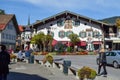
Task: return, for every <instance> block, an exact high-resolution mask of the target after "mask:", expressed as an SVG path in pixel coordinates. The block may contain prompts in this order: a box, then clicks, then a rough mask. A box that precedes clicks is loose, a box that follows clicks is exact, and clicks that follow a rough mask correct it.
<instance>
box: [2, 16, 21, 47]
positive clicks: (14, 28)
mask: <svg viewBox="0 0 120 80" xmlns="http://www.w3.org/2000/svg"><path fill="white" fill-rule="evenodd" d="M18 34H19V29H18V24H17V20H16V17H15V15H10V14H4V15H2V14H1V15H0V44H4V45H6V46H7V49H15V48H16V38H17V35H18Z"/></svg>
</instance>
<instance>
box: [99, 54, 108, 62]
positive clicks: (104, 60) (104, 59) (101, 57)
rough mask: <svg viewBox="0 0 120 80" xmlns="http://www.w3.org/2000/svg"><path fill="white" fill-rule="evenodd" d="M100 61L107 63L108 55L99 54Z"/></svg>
mask: <svg viewBox="0 0 120 80" xmlns="http://www.w3.org/2000/svg"><path fill="white" fill-rule="evenodd" d="M99 60H100V63H106V62H107V60H106V54H105V53H104V52H100V53H99Z"/></svg>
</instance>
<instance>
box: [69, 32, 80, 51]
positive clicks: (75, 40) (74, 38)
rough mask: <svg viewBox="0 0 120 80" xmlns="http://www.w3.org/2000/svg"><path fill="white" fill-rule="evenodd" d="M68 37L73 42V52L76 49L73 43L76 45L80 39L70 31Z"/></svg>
mask: <svg viewBox="0 0 120 80" xmlns="http://www.w3.org/2000/svg"><path fill="white" fill-rule="evenodd" d="M68 38H69V39H70V41H71V42H72V44H73V46H74V52H75V51H76V49H75V45H76V43H77V42H79V41H80V39H79V36H78V35H77V34H74V33H72V34H70V35H69V36H68Z"/></svg>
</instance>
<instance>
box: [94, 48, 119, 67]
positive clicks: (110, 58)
mask: <svg viewBox="0 0 120 80" xmlns="http://www.w3.org/2000/svg"><path fill="white" fill-rule="evenodd" d="M105 54H106V60H107V64H108V65H112V66H113V67H114V68H119V67H120V51H119V50H113V51H107V52H105ZM96 62H97V64H99V56H97V58H96Z"/></svg>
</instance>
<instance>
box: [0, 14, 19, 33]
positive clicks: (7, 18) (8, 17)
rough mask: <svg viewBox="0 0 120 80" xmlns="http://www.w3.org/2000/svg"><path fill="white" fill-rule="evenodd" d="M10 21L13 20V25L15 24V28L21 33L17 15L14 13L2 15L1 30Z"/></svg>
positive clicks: (0, 17) (0, 20) (0, 18)
mask: <svg viewBox="0 0 120 80" xmlns="http://www.w3.org/2000/svg"><path fill="white" fill-rule="evenodd" d="M10 21H13V25H14V26H15V29H16V31H17V33H18V34H19V33H20V31H19V29H18V24H17V20H16V17H15V15H12V14H4V15H0V31H2V30H4V29H5V28H6V26H7V25H8V23H9V22H10Z"/></svg>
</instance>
